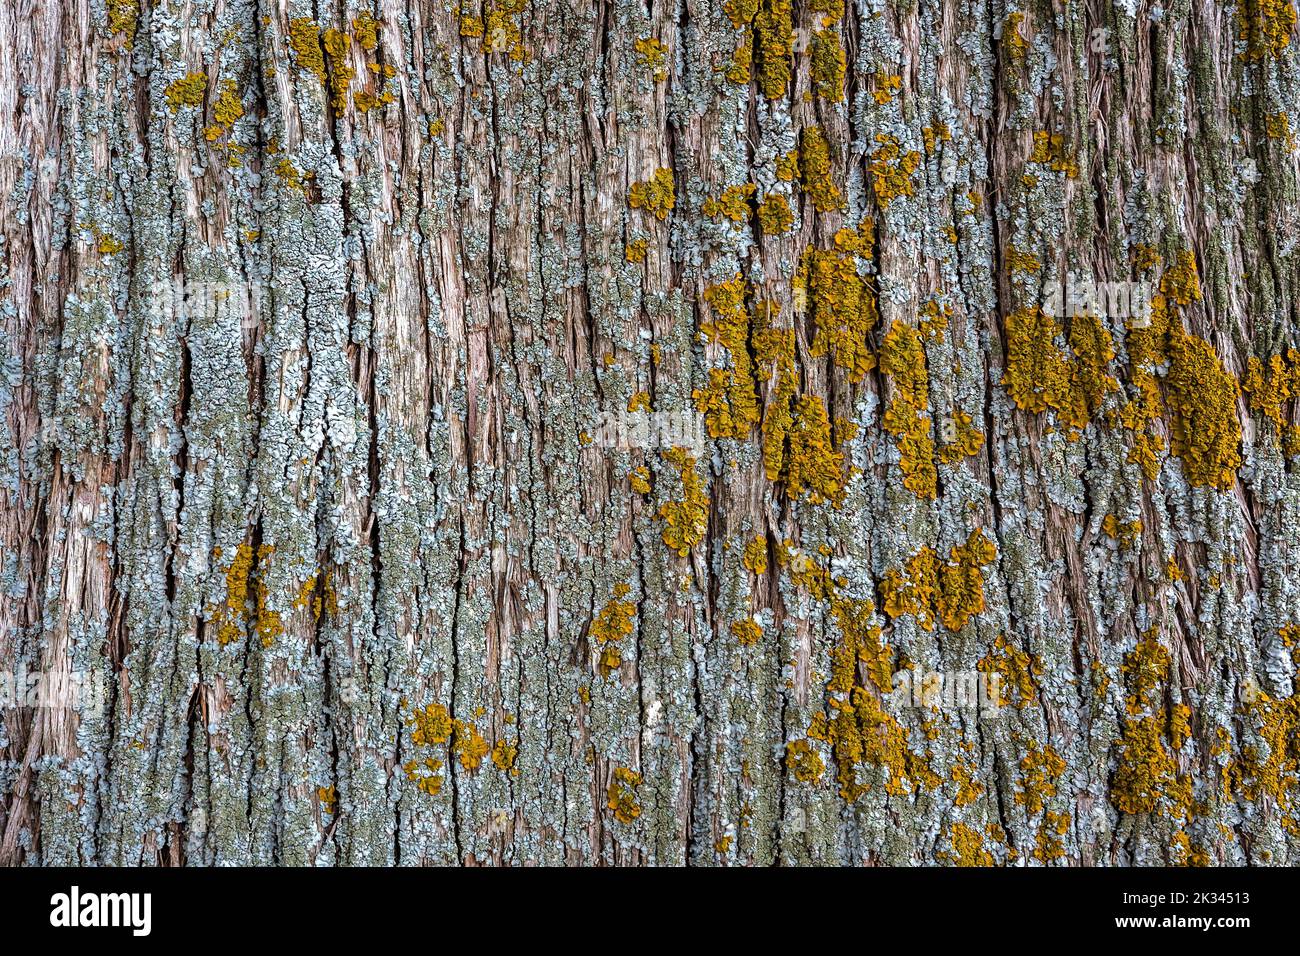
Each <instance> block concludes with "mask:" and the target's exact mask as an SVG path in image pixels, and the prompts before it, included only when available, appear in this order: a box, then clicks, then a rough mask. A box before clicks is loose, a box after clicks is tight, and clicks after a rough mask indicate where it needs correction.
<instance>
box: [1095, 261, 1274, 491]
mask: <svg viewBox="0 0 1300 956" xmlns="http://www.w3.org/2000/svg"><path fill="white" fill-rule="evenodd" d="M1160 289H1161V291H1160V292H1159V293H1158V294H1157V295H1156V296H1155V297H1154V298H1153V299H1152V301H1151V312H1150V319H1149V322H1148V323H1147V324H1146V325H1144V326H1143V327H1140V328H1139V327H1135V328H1132V329H1130V330H1129V336H1128V350H1129V359H1130V362H1131V364H1132V376H1131V381H1132V382H1133V384H1134V386H1135V387H1136V388H1137V395H1136V396H1135V397H1134V398H1133V399H1132V400H1131V401H1130V402H1129V403H1128V404H1127V405H1125V406H1124V407H1123V408H1122V409H1121V410H1120V414H1119V421H1120V423H1121V424H1122V425H1124V427H1126V428H1129V429H1131V430H1133V431H1134V432H1137V433H1138V435H1139V442H1138V445H1137V446H1136V447H1135V448H1134V449H1133V450H1132V451H1131V452H1130V456H1129V460H1130V461H1136V462H1138V463H1140V464H1141V465H1142V468H1143V470H1144V472H1145V473H1146V475H1147V477H1148V478H1154V477H1155V475H1156V473H1157V471H1158V468H1159V463H1158V461H1157V460H1156V457H1155V455H1156V452H1158V451H1159V450H1160V448H1161V447H1163V443H1162V442H1161V441H1160V439H1159V438H1158V436H1155V435H1154V434H1152V433H1151V432H1150V425H1151V423H1152V422H1154V421H1155V420H1156V419H1158V418H1159V417H1160V415H1161V413H1162V409H1164V408H1166V407H1167V411H1168V414H1169V419H1170V432H1171V433H1172V451H1173V453H1174V454H1175V455H1177V456H1178V457H1179V458H1181V459H1182V461H1183V467H1184V468H1185V470H1186V472H1187V477H1188V480H1189V481H1190V482H1191V483H1192V484H1193V485H1198V486H1211V487H1216V488H1220V489H1225V490H1226V489H1228V488H1231V487H1232V485H1233V483H1234V482H1235V481H1236V470H1237V468H1238V467H1239V466H1240V464H1241V451H1240V445H1241V421H1240V420H1239V419H1238V417H1237V398H1238V385H1237V382H1236V380H1235V379H1234V378H1233V377H1232V376H1231V375H1230V374H1229V373H1228V371H1227V370H1226V369H1225V368H1224V367H1223V364H1222V362H1220V361H1219V358H1218V356H1217V355H1216V354H1215V352H1214V349H1213V348H1212V347H1211V346H1210V344H1209V343H1208V342H1206V341H1205V340H1203V339H1200V338H1198V337H1196V336H1194V335H1191V334H1190V333H1188V332H1187V331H1186V329H1185V328H1184V327H1183V324H1182V321H1181V319H1180V317H1179V315H1178V310H1179V307H1180V306H1185V305H1189V304H1191V303H1193V302H1196V301H1199V300H1200V298H1201V291H1200V283H1199V280H1198V279H1197V272H1196V260H1195V257H1194V256H1193V255H1192V254H1191V252H1188V251H1183V252H1181V253H1179V254H1178V257H1177V260H1176V263H1175V265H1173V266H1171V267H1170V268H1169V269H1167V270H1166V271H1165V273H1164V275H1163V276H1162V277H1161V280H1160ZM1162 368H1167V372H1165V373H1164V374H1165V390H1166V392H1167V399H1166V400H1165V401H1164V402H1162V400H1161V396H1160V389H1159V384H1158V379H1157V377H1156V376H1157V374H1158V371H1159V370H1160V369H1162ZM1247 379H1248V382H1249V384H1250V387H1252V388H1256V387H1258V388H1259V389H1260V390H1259V391H1257V392H1256V393H1255V394H1256V396H1257V398H1256V400H1257V401H1259V402H1261V404H1265V405H1266V404H1267V402H1268V401H1269V396H1268V395H1267V388H1268V386H1267V384H1266V383H1265V382H1262V381H1257V380H1251V378H1250V374H1249V368H1248V371H1247Z"/></svg>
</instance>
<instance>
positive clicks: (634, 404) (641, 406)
mask: <svg viewBox="0 0 1300 956" xmlns="http://www.w3.org/2000/svg"><path fill="white" fill-rule="evenodd" d="M627 410H628V411H629V412H639V411H647V412H648V411H649V410H650V393H649V392H645V391H641V392H636V393H635V394H634V395H633V396H632V397H631V398H629V399H628V400H627Z"/></svg>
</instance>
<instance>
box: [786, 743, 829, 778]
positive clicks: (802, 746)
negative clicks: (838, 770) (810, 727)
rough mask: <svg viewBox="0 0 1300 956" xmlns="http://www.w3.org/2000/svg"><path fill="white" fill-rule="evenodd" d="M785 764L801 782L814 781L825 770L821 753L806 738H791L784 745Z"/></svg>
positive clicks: (820, 776)
mask: <svg viewBox="0 0 1300 956" xmlns="http://www.w3.org/2000/svg"><path fill="white" fill-rule="evenodd" d="M785 765H786V767H787V768H789V770H790V773H792V774H794V778H795V779H796V780H799V781H801V782H803V783H816V782H817V781H819V780H821V778H822V774H823V773H825V772H826V764H825V763H824V762H823V761H822V758H821V755H820V754H819V753H817V750H816V748H815V747H813V745H812V744H810V743H809V742H808V741H807V740H792V741H790V742H789V743H788V744H786V745H785Z"/></svg>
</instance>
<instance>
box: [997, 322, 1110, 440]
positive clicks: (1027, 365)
mask: <svg viewBox="0 0 1300 956" xmlns="http://www.w3.org/2000/svg"><path fill="white" fill-rule="evenodd" d="M1059 335H1061V327H1060V324H1059V323H1057V321H1056V320H1055V319H1054V318H1052V317H1051V316H1049V315H1047V314H1046V313H1045V312H1043V311H1042V310H1041V309H1039V308H1036V307H1034V308H1024V309H1017V310H1016V311H1015V312H1012V313H1011V314H1010V315H1008V316H1007V321H1006V340H1007V366H1006V370H1005V371H1004V372H1003V375H1002V385H1003V386H1004V387H1005V388H1006V390H1007V395H1008V397H1009V398H1010V399H1011V400H1012V402H1014V403H1015V405H1016V407H1017V408H1020V409H1022V410H1024V411H1027V412H1031V413H1038V412H1043V411H1046V410H1047V409H1049V408H1051V409H1053V410H1054V411H1055V412H1056V416H1057V420H1058V422H1059V423H1060V424H1061V425H1062V426H1064V428H1065V429H1066V435H1067V437H1068V438H1069V439H1070V440H1072V441H1073V440H1076V439H1077V438H1078V437H1079V434H1080V432H1081V431H1082V430H1083V429H1084V428H1085V427H1086V426H1087V425H1088V423H1089V422H1090V421H1091V420H1092V417H1093V416H1094V415H1095V414H1096V412H1097V410H1098V409H1099V408H1100V407H1101V405H1102V403H1103V402H1104V401H1105V398H1106V395H1107V394H1109V393H1110V392H1112V391H1114V390H1116V389H1118V388H1119V383H1118V382H1117V381H1116V380H1115V378H1114V377H1113V376H1111V375H1110V374H1109V373H1108V372H1107V371H1106V369H1107V367H1108V366H1109V364H1110V362H1111V360H1112V359H1114V357H1115V352H1114V348H1113V346H1112V343H1111V338H1110V333H1109V332H1107V331H1106V329H1105V328H1104V327H1103V326H1102V325H1101V323H1100V322H1099V321H1098V320H1097V319H1096V318H1094V317H1092V316H1078V317H1076V318H1075V319H1074V320H1072V322H1071V325H1070V334H1069V344H1070V348H1071V350H1072V351H1073V353H1074V354H1073V356H1071V355H1069V354H1067V353H1066V352H1064V351H1062V350H1061V349H1060V348H1059V347H1058V346H1057V344H1056V339H1057V337H1058V336H1059Z"/></svg>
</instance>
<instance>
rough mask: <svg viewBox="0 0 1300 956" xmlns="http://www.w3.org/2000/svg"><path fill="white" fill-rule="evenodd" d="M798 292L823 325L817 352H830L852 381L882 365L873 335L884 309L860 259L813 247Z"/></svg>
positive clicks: (804, 261)
mask: <svg viewBox="0 0 1300 956" xmlns="http://www.w3.org/2000/svg"><path fill="white" fill-rule="evenodd" d="M795 292H796V296H802V298H803V299H804V300H805V301H806V302H807V303H808V304H809V306H810V308H811V311H812V317H813V321H814V323H815V324H816V327H817V330H816V334H815V335H814V336H813V343H812V349H811V351H812V354H813V355H814V356H818V357H820V356H823V355H830V357H831V360H832V361H833V362H834V363H835V364H836V365H837V366H839V367H840V368H842V369H844V370H845V371H846V372H847V373H848V378H849V381H852V382H860V381H862V379H863V377H864V376H865V375H866V374H867V373H868V372H870V371H871V369H872V368H874V367H875V364H876V359H875V356H874V355H873V354H872V352H871V349H870V347H869V345H868V343H867V336H868V334H869V333H870V332H871V331H872V330H873V329H874V328H875V327H876V323H877V322H879V320H880V313H879V311H878V310H877V306H876V295H875V292H874V291H873V289H872V287H871V285H870V283H869V281H868V280H867V279H866V278H865V277H863V276H861V275H859V274H858V265H857V258H856V257H855V256H854V255H853V254H846V253H843V252H840V251H839V250H836V249H827V250H822V249H813V248H809V249H807V250H806V251H805V253H804V256H803V259H802V261H801V262H800V265H799V271H798V273H797V274H796V276H795Z"/></svg>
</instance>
